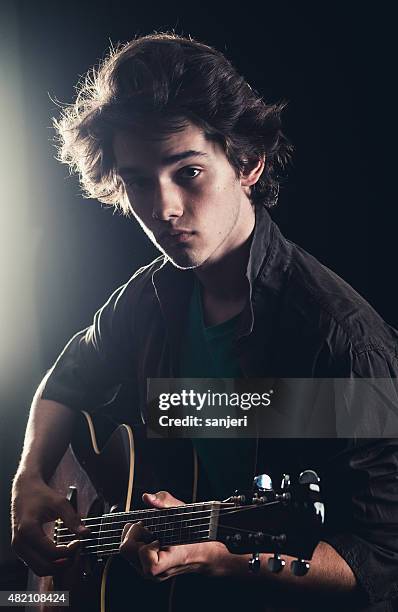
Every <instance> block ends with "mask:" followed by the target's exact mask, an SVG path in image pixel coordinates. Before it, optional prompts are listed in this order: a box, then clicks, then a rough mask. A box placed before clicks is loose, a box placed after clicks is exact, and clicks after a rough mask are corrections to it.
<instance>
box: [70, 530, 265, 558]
mask: <svg viewBox="0 0 398 612" xmlns="http://www.w3.org/2000/svg"><path fill="white" fill-rule="evenodd" d="M220 527H221V528H222V529H224V530H228V529H229V530H231V531H234V532H235V533H243V534H250V533H252V531H251V530H250V529H243V528H237V527H233V526H231V525H220ZM203 531H209V529H204V530H203ZM198 533H200V532H198ZM263 535H264V536H268V537H270V538H272V537H273V534H263ZM166 537H171V540H170V541H166V540H165V541H164V542H162V545H163V546H173V545H178V544H193V543H197V542H211V541H214V540H209V538H208V536H204V537H197V538H192V537H190V538H188V539H187V540H181V539H174V540H173V535H172V534H171V535H170V536H166ZM176 537H177V536H175V538H176ZM101 546H117V548H115V549H109V548H106V549H103V550H99V549H101ZM119 546H120V541H119V540H116V541H115V542H109V543H107V544H97V545H96V546H87V547H85V548H84V549H83V550H82V552H81V555H83V556H88V555H93V554H102V553H106V552H108V553H110V552H112V553H113V552H115V553H118V552H120V550H119ZM94 548H97V549H98V550H90V551H89V552H87V551H88V549H94Z"/></svg>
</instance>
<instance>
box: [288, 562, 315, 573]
mask: <svg viewBox="0 0 398 612" xmlns="http://www.w3.org/2000/svg"><path fill="white" fill-rule="evenodd" d="M290 569H291V572H292V574H294V575H295V576H305V575H306V574H307V573H308V570H309V569H310V564H309V563H308V561H304V559H295V561H292V562H291V564H290Z"/></svg>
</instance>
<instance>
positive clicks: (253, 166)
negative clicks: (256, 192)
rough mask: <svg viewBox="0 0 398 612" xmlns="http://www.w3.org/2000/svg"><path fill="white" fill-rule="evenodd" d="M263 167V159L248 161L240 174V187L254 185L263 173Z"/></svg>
mask: <svg viewBox="0 0 398 612" xmlns="http://www.w3.org/2000/svg"><path fill="white" fill-rule="evenodd" d="M264 167H265V157H260V158H255V159H251V160H248V161H247V163H245V165H244V167H243V169H242V170H241V173H240V184H241V185H242V187H252V186H253V185H255V184H256V183H257V181H258V179H259V178H260V176H261V175H262V173H263V170H264Z"/></svg>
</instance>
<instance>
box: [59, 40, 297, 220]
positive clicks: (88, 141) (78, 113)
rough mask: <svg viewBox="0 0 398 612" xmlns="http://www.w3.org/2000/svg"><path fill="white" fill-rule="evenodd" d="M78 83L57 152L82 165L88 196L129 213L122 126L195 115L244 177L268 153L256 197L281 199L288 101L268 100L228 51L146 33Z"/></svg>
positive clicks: (168, 123) (161, 129)
mask: <svg viewBox="0 0 398 612" xmlns="http://www.w3.org/2000/svg"><path fill="white" fill-rule="evenodd" d="M77 89H78V95H77V99H76V102H75V103H74V104H72V105H68V106H65V107H64V108H63V109H62V113H61V117H60V118H59V119H55V120H54V126H55V128H56V130H57V135H58V139H57V144H58V158H59V159H60V160H61V161H62V162H64V163H67V164H68V165H69V167H70V169H71V170H72V171H76V172H78V174H79V176H80V182H81V185H82V188H83V191H84V195H85V196H86V197H90V198H97V199H98V200H99V201H101V202H104V203H106V204H111V205H113V206H116V207H118V208H120V209H121V210H122V212H123V213H124V214H129V212H130V208H129V205H128V202H127V198H125V188H124V184H123V181H122V180H121V178H120V177H119V176H118V174H117V171H116V168H115V160H114V154H113V145H112V142H113V134H114V131H115V129H116V128H122V129H123V128H129V129H131V130H136V131H139V130H140V129H142V127H143V126H146V127H147V128H148V126H150V129H151V132H152V133H153V134H154V135H155V136H156V137H159V138H162V137H163V136H167V134H170V133H173V132H176V131H179V130H181V129H183V128H184V126H185V125H186V124H187V121H191V122H193V123H194V124H196V125H197V126H199V127H200V128H201V129H203V132H204V134H205V136H206V138H208V139H210V140H213V141H216V142H218V143H219V144H220V145H221V146H222V147H223V149H224V152H225V155H226V157H227V159H228V161H229V162H230V164H231V165H232V167H233V168H234V169H235V171H236V174H237V176H239V175H240V173H241V172H242V170H243V169H244V167H245V166H246V165H248V164H250V163H252V162H253V161H255V160H258V159H260V158H261V157H263V158H265V160H266V163H265V169H264V171H263V173H262V175H261V177H260V179H259V181H258V182H257V183H256V184H255V185H254V187H252V191H251V201H252V202H253V203H254V204H257V203H260V204H264V205H266V206H268V207H271V206H274V205H275V204H276V202H277V198H278V191H279V182H280V176H279V171H280V170H281V169H283V168H284V166H285V165H286V163H287V162H288V160H289V157H290V154H291V150H292V146H291V145H290V143H289V141H288V140H287V138H286V137H285V136H284V134H283V133H282V130H281V111H282V110H283V108H284V107H285V105H286V103H285V102H281V103H277V104H266V103H265V102H264V100H263V99H262V98H261V97H260V96H259V95H258V94H257V93H256V92H255V91H254V90H253V89H252V88H251V87H250V85H248V83H247V82H246V81H245V79H244V78H243V77H242V76H240V75H239V74H238V73H237V71H236V70H235V68H234V67H233V66H232V65H231V63H230V62H229V61H228V60H227V59H226V57H225V56H224V55H223V54H222V53H221V52H219V51H217V50H215V49H213V48H212V47H210V46H208V45H205V44H203V43H199V42H197V41H194V40H192V39H191V38H184V37H181V36H178V35H176V34H172V33H161V34H158V33H157V34H151V35H148V36H142V37H140V38H136V39H134V40H132V41H130V42H128V43H127V44H125V45H120V46H119V47H118V48H116V49H112V50H111V52H110V53H109V55H108V57H107V58H106V59H105V60H104V61H103V62H102V63H101V64H100V66H99V68H98V69H93V70H91V71H90V72H89V73H88V74H87V75H86V77H85V78H84V79H83V80H82V81H81V82H80V84H79V85H78V88H77Z"/></svg>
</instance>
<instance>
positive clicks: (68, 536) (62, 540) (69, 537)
mask: <svg viewBox="0 0 398 612" xmlns="http://www.w3.org/2000/svg"><path fill="white" fill-rule="evenodd" d="M253 508H259V506H257V505H253V506H243V507H241V508H230V509H224V510H222V511H220V512H219V513H218V515H219V516H225V515H227V514H228V515H229V514H234V513H236V512H243V511H245V510H250V509H253ZM206 512H207V513H208V516H201V517H198V518H194V519H193V518H188V517H189V516H190V515H192V514H203V511H202V512H196V513H192V512H191V513H186V514H184V513H178V514H177V515H172V516H173V518H174V517H175V516H182V517H184V519H183V521H181V523H182V522H189V523H190V524H189V525H182V524H179V523H178V522H177V524H176V521H169V522H165V523H161V524H156V521H157V519H159V518H163V517H168V516H169V515H160V516H156V515H154V516H151V517H147V518H144V519H143V521H142V522H143V526H144V527H146V528H154V529H155V530H156V531H157V532H159V533H161V532H164V531H166V530H170V529H180V530H181V529H193V528H195V527H197V526H201V525H198V524H196V525H195V524H193V523H194V522H195V521H200V520H203V519H206V520H207V519H210V518H211V515H212V512H211V510H208V511H206ZM128 522H130V521H126V520H123V521H113V522H107V523H102V524H101V523H99V524H97V525H95V527H99V528H100V531H96V532H92V535H96V534H99V538H94V539H95V540H98V539H101V538H106V537H109V536H107V534H109V532H110V531H118V532H120V533H122V531H123V528H121V529H120V527H118V528H117V529H108V530H105V531H101V530H102V528H103V526H108V525H111V526H112V527H116V526H117V525H120V524H122V525H126V524H127V523H128ZM152 523H153V524H152ZM205 524H206V523H205ZM92 527H94V525H92ZM58 531H63V532H64V533H63V534H62V535H60V536H58ZM65 532H66V533H65ZM74 539H76V538H75V536H74V534H73V533H71V532H70V531H69V530H68V529H67V528H62V529H59V530H57V543H59V544H67V543H68V542H71V541H73V540H74ZM90 540H91V539H90V538H85V539H84V541H85V542H87V541H90Z"/></svg>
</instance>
